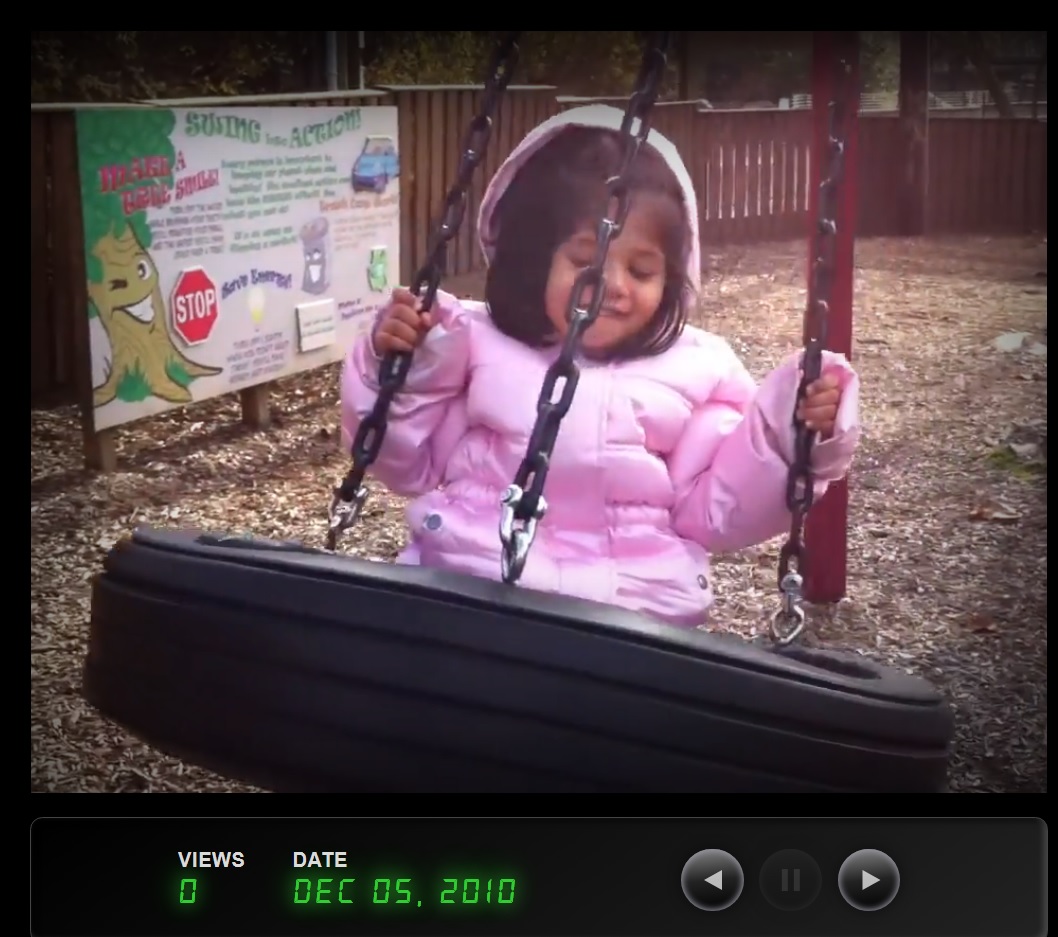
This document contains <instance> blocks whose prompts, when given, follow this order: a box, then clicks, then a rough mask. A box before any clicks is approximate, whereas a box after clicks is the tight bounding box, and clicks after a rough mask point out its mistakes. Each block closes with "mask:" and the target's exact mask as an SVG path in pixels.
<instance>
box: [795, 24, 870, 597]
mask: <svg viewBox="0 0 1058 937" xmlns="http://www.w3.org/2000/svg"><path fill="white" fill-rule="evenodd" d="M859 45H860V41H859V33H858V32H816V33H813V40H812V156H811V160H810V162H809V170H810V173H811V175H810V185H809V189H808V192H809V203H808V217H809V219H811V220H810V225H811V229H810V233H809V252H808V264H809V276H811V268H812V259H813V255H814V252H815V251H814V248H815V241H816V233H815V228H814V221H815V218H816V217H817V211H818V207H819V185H820V183H821V182H822V179H821V171H823V167H824V166H825V165H826V163H827V162H828V160H827V158H826V153H827V136H828V132H829V107H828V106H829V103H830V101H832V100H833V99H834V93H835V90H836V89H835V87H834V85H835V71H836V65H837V63H838V60H839V59H844V60H845V61H846V62H847V63H848V65H849V67H850V69H851V75H850V76H849V78H850V80H851V88H852V89H854V90H853V93H852V94H850V95H848V102H847V109H846V112H845V120H844V127H845V159H844V170H843V182H842V184H841V185H840V186H839V187H838V197H837V198H838V201H837V213H836V214H837V217H836V219H835V220H836V222H837V229H838V230H837V240H836V242H835V245H834V264H835V270H834V277H833V281H832V282H833V286H832V292H831V303H830V315H829V317H828V321H829V327H828V334H827V342H826V346H825V347H826V348H827V349H828V350H829V351H836V352H840V353H842V354H844V355H845V356H846V357H847V358H848V359H849V360H850V361H851V360H852V285H853V248H854V243H855V237H856V206H857V203H858V202H857V186H858V178H857V177H858V172H857V169H858V167H857V155H858V150H859V146H858V142H859V141H858V136H859V110H860V108H859V105H860V95H859V87H860V84H859ZM807 327H808V321H807V316H806V320H805V328H806V329H807ZM848 506H849V490H848V483H847V481H846V480H844V479H843V480H842V481H840V482H837V483H836V484H833V485H831V486H830V488H829V490H828V491H827V493H826V494H825V495H824V496H823V497H822V498H820V499H819V501H818V502H817V503H816V504H815V505H814V506H813V507H812V509H811V510H810V511H809V512H808V517H807V519H806V522H805V551H806V553H807V560H808V562H807V563H806V567H807V569H806V576H805V582H804V596H805V599H807V600H808V601H809V602H814V603H824V602H837V601H838V600H840V599H842V598H844V596H845V595H846V585H847V562H848Z"/></svg>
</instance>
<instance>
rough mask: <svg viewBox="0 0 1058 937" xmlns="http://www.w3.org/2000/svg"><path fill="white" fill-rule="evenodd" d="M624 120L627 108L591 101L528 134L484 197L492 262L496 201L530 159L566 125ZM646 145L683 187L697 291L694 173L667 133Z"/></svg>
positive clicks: (483, 236) (483, 235) (483, 229)
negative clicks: (654, 151) (689, 172)
mask: <svg viewBox="0 0 1058 937" xmlns="http://www.w3.org/2000/svg"><path fill="white" fill-rule="evenodd" d="M623 120H624V112H623V111H621V110H619V109H618V108H616V107H610V106H609V105H606V104H589V105H586V106H584V107H574V108H570V109H569V110H567V111H563V112H562V113H560V114H556V115H555V116H554V117H551V118H548V119H547V120H545V121H544V122H543V123H542V124H539V125H538V126H536V127H534V128H533V129H532V130H531V131H529V133H528V134H526V136H525V138H524V139H523V140H522V141H521V143H519V144H518V145H517V146H516V147H515V148H514V150H513V151H512V152H511V155H510V156H508V157H507V159H506V160H505V161H504V162H503V165H501V166H500V168H499V170H497V172H496V175H494V176H493V177H492V179H491V181H490V182H489V184H488V187H487V188H486V189H485V195H484V196H483V198H482V200H481V209H480V210H479V212H478V239H479V242H480V244H481V250H482V252H483V253H484V255H485V260H486V262H489V263H491V262H492V256H493V251H494V248H495V243H496V234H497V231H496V230H495V228H494V227H493V218H494V215H495V211H496V205H497V204H498V203H499V200H500V198H501V196H502V195H503V193H504V192H505V191H506V190H507V186H509V185H510V184H511V180H512V179H513V178H514V176H515V174H516V173H517V172H518V170H519V169H521V168H522V166H524V165H525V163H526V162H527V161H528V159H529V158H530V157H531V156H532V155H533V154H534V153H535V152H536V151H537V150H539V149H540V147H542V146H543V145H544V144H545V143H547V142H548V140H550V139H551V138H552V137H554V136H555V135H556V134H557V133H559V131H561V130H563V129H565V128H566V127H604V128H606V129H609V130H620V129H621V122H622V121H623ZM638 125H639V122H638V121H637V122H636V124H635V126H634V127H633V130H635V129H638ZM646 145H647V146H650V147H652V148H653V149H655V150H656V151H657V152H658V153H659V154H660V156H661V157H662V159H664V160H665V162H666V163H667V164H668V166H669V168H670V169H671V170H672V171H673V173H674V174H675V176H676V180H677V181H678V182H679V184H680V188H681V189H682V190H683V198H684V203H685V209H686V210H685V212H684V214H685V215H686V216H687V234H688V242H687V243H688V249H687V256H686V257H685V262H686V265H687V277H688V279H689V280H690V282H691V283H692V284H693V286H694V289H695V291H697V290H699V288H700V287H701V246H700V244H699V241H698V201H697V199H696V197H695V194H694V186H693V184H692V183H691V177H690V175H689V174H688V172H687V167H686V166H684V165H683V160H682V159H681V158H680V154H679V151H678V150H677V149H676V147H675V145H674V144H673V143H672V141H671V140H669V139H668V138H667V137H664V136H662V135H661V134H660V133H659V132H658V131H657V130H655V129H653V128H651V131H650V135H649V136H648V137H647V143H646Z"/></svg>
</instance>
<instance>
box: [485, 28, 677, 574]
mask: <svg viewBox="0 0 1058 937" xmlns="http://www.w3.org/2000/svg"><path fill="white" fill-rule="evenodd" d="M670 40H671V33H668V32H662V33H658V34H657V35H656V36H655V37H654V40H653V41H652V42H651V43H650V44H649V45H648V46H647V48H646V50H645V52H644V54H643V61H642V65H641V66H640V69H639V76H638V77H637V79H636V85H635V90H634V91H633V92H632V95H631V97H630V98H629V99H628V106H627V107H626V108H625V114H624V119H623V120H622V121H621V137H622V143H623V146H624V152H623V156H622V159H621V165H620V168H619V170H618V172H617V175H616V176H613V177H612V178H610V179H609V180H607V183H606V190H607V195H608V199H607V210H608V211H610V210H612V212H613V213H612V214H607V215H604V216H603V218H602V220H601V221H600V222H599V228H598V233H597V238H596V250H595V257H594V259H593V260H592V263H591V265H590V266H589V267H587V268H585V269H584V270H582V271H581V273H580V274H579V275H578V276H577V279H576V280H575V281H574V283H573V288H572V290H571V291H570V296H569V305H568V307H567V310H566V318H567V320H568V321H569V329H568V331H567V332H566V337H565V339H564V341H563V343H562V349H561V351H560V353H559V355H558V358H557V359H556V360H555V362H554V363H553V364H552V365H551V366H550V367H549V368H548V369H547V374H546V375H545V377H544V385H543V387H542V388H541V390H540V396H539V398H538V399H537V404H536V412H537V417H536V423H535V425H534V426H533V431H532V433H531V435H530V437H529V445H528V447H527V449H526V454H525V458H524V459H523V460H522V463H521V465H520V466H519V467H518V471H517V473H516V474H515V477H514V482H513V483H512V484H511V485H509V486H508V488H507V490H506V491H505V492H504V493H503V498H502V499H501V502H500V505H501V511H500V542H501V544H502V546H503V552H502V556H501V569H502V573H503V581H504V582H506V583H514V582H517V581H518V579H519V578H520V577H521V575H522V570H523V569H524V568H525V561H526V559H527V558H528V556H529V549H530V548H531V547H532V545H533V540H534V538H535V537H536V528H537V525H538V524H539V522H540V520H541V519H542V518H543V516H544V514H545V513H546V512H547V501H546V500H545V499H544V485H545V483H546V482H547V472H548V468H549V467H550V464H551V453H552V450H553V449H554V447H555V442H556V440H557V439H558V431H559V427H560V426H561V424H562V418H563V417H564V416H565V415H566V414H567V413H568V412H569V408H570V405H571V404H572V403H573V395H574V393H575V392H576V389H577V381H578V380H579V378H580V370H579V369H578V367H577V365H576V363H575V358H576V355H577V351H578V349H579V347H580V341H581V337H582V336H583V334H584V333H585V332H586V331H587V330H588V329H589V328H590V327H591V325H592V323H593V322H595V320H596V319H597V318H598V316H599V309H600V307H601V306H602V302H603V298H604V294H605V291H606V277H605V274H604V269H605V266H606V257H607V254H608V253H609V250H610V244H611V243H612V242H613V241H614V240H616V239H617V237H618V236H619V235H620V233H621V229H622V227H623V226H624V223H625V220H626V219H627V218H628V211H629V208H630V207H631V198H630V195H631V193H630V190H629V184H628V180H629V174H630V170H631V168H632V164H633V162H634V161H635V158H636V156H637V155H638V154H639V149H640V147H641V146H642V145H643V143H644V142H645V141H646V139H647V135H648V134H649V133H650V114H651V110H652V108H653V106H654V102H655V101H656V100H657V96H658V91H659V89H660V87H661V82H662V80H663V79H664V77H665V66H666V62H667V53H668V48H669V42H670ZM637 120H638V121H639V127H638V129H637V130H636V131H635V133H633V127H634V126H635V123H636V121H637ZM589 290H590V291H591V299H590V300H587V301H586V296H587V293H588V291H589ZM559 382H561V388H559ZM556 392H558V397H557V399H556Z"/></svg>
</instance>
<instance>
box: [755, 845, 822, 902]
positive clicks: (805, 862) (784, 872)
mask: <svg viewBox="0 0 1058 937" xmlns="http://www.w3.org/2000/svg"><path fill="white" fill-rule="evenodd" d="M822 887H823V876H822V874H821V873H820V871H819V866H818V865H817V864H816V860H815V859H813V858H812V857H811V856H810V855H808V853H806V852H801V850H799V849H782V850H780V851H779V852H777V853H775V855H773V856H771V857H770V858H769V859H768V861H767V862H765V863H764V866H763V868H761V870H760V890H761V892H762V893H763V895H764V897H765V898H767V899H768V903H769V904H770V905H772V907H775V908H778V909H779V910H780V911H802V910H804V909H805V908H807V907H808V906H809V905H810V904H811V903H812V902H813V901H815V900H816V898H817V897H818V895H819V891H820V889H821V888H822Z"/></svg>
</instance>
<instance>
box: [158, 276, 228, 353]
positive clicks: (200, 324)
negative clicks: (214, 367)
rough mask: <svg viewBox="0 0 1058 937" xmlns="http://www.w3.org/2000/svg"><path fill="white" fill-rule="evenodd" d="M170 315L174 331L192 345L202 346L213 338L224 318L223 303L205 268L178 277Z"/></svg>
mask: <svg viewBox="0 0 1058 937" xmlns="http://www.w3.org/2000/svg"><path fill="white" fill-rule="evenodd" d="M169 315H170V317H171V319H172V323H173V331H174V332H176V334H177V335H179V336H180V337H181V338H182V339H183V340H184V341H185V342H186V343H187V344H188V345H201V344H202V343H203V342H204V341H205V340H206V339H207V338H209V336H210V333H211V332H212V331H213V326H215V325H216V324H217V317H218V316H219V315H220V300H219V297H218V295H217V285H216V284H215V283H214V282H213V280H212V278H211V277H210V275H209V274H208V273H206V271H205V270H203V269H202V268H201V267H192V268H191V269H190V270H184V271H182V272H181V273H180V275H179V276H177V278H176V284H175V285H174V286H173V295H172V297H171V299H170V302H169Z"/></svg>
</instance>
